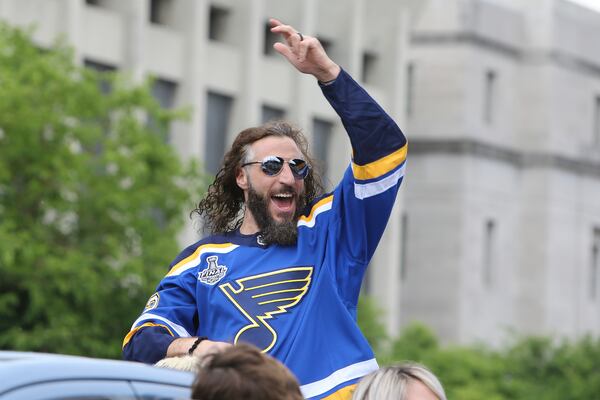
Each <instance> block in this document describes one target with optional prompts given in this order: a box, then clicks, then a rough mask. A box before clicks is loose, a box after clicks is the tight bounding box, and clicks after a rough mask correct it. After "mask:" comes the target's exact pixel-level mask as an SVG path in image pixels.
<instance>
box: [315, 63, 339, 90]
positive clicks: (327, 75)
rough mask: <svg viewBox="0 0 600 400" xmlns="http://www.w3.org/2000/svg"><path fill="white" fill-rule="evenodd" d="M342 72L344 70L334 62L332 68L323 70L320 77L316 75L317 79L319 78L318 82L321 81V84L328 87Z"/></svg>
mask: <svg viewBox="0 0 600 400" xmlns="http://www.w3.org/2000/svg"><path fill="white" fill-rule="evenodd" d="M341 70H342V69H341V68H340V66H339V65H337V64H336V63H334V62H332V63H331V66H329V67H327V68H325V69H324V70H323V72H320V73H319V74H318V75H316V74H315V77H316V78H317V80H318V81H319V83H320V84H322V85H327V84H330V83H331V82H333V81H335V80H336V79H337V77H338V75H339V74H340V72H341Z"/></svg>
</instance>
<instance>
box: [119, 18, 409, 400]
mask: <svg viewBox="0 0 600 400" xmlns="http://www.w3.org/2000/svg"><path fill="white" fill-rule="evenodd" d="M271 25H272V28H271V31H272V32H274V33H276V34H280V35H282V36H283V38H284V39H285V43H276V44H275V45H274V47H275V50H277V51H278V52H279V53H280V54H282V55H283V56H284V57H285V58H286V59H287V60H288V61H289V62H290V63H291V64H292V65H293V66H294V67H295V68H296V69H297V70H298V71H300V72H302V73H307V74H311V75H313V76H314V77H315V78H316V79H317V81H318V83H319V85H320V87H321V90H322V92H323V94H324V95H325V97H326V99H327V100H328V101H329V103H330V104H331V105H332V107H333V108H334V109H335V111H336V112H337V114H338V115H339V116H340V118H341V120H342V123H343V125H344V127H345V128H346V131H347V133H348V136H349V138H350V142H351V144H352V149H353V154H352V162H351V164H350V166H349V168H348V169H347V170H346V172H345V174H344V177H343V179H342V180H341V182H340V183H339V184H338V185H337V187H336V188H335V189H334V191H333V192H331V193H328V194H322V186H321V184H320V179H319V177H318V176H317V174H316V173H315V172H314V170H313V169H312V165H313V164H314V163H313V161H312V160H311V158H310V156H309V153H308V146H307V142H306V140H305V139H304V137H303V136H302V134H301V132H299V131H298V130H297V129H294V128H293V127H292V126H290V125H289V124H287V123H274V124H268V125H264V126H259V127H256V128H250V129H246V130H244V131H242V132H241V133H240V134H239V135H238V136H237V138H236V139H235V141H234V143H233V144H232V147H231V149H230V150H229V151H228V152H227V154H226V155H225V158H224V161H223V166H222V168H221V170H220V171H219V172H218V174H217V176H216V179H215V181H214V182H213V184H212V185H211V186H210V187H209V190H208V193H207V196H206V197H205V198H204V199H203V200H202V201H201V202H200V204H199V205H198V208H197V210H196V211H197V212H198V213H199V214H201V215H203V216H204V218H205V221H206V226H207V227H208V228H209V229H210V230H211V231H212V235H211V236H209V237H207V238H205V239H203V240H201V241H199V242H197V243H195V244H193V245H192V246H189V247H188V248H186V249H185V250H184V251H183V252H182V253H181V254H180V255H179V256H178V257H177V258H176V259H175V261H174V262H173V263H172V264H171V266H170V270H169V272H168V273H167V275H166V276H165V278H164V279H163V280H162V281H161V282H160V284H159V285H158V288H157V291H156V293H154V294H153V295H152V296H151V297H150V300H149V301H148V303H147V305H146V308H145V310H144V312H143V313H142V314H141V316H140V317H139V318H138V319H137V320H136V321H135V322H134V323H133V326H132V328H131V331H130V332H129V333H128V334H127V336H126V337H125V340H124V343H123V354H124V357H125V358H126V359H129V360H136V361H142V362H148V363H154V362H156V361H158V360H160V359H162V358H164V357H171V356H177V355H184V354H194V355H203V354H206V353H210V352H214V351H219V350H221V349H224V348H226V347H228V346H231V345H232V344H237V343H242V342H247V343H251V344H253V345H255V346H257V347H258V348H259V349H261V350H262V351H263V352H267V353H269V354H270V355H271V356H273V357H275V358H277V359H279V360H280V361H281V362H282V363H283V364H284V365H286V366H287V367H288V368H289V369H290V370H291V371H292V372H293V373H294V374H295V375H296V377H297V378H298V380H299V382H300V385H301V390H302V394H303V395H304V397H305V398H326V397H329V396H333V397H335V398H338V399H345V398H350V396H351V391H352V388H353V386H354V385H355V383H356V382H357V380H358V379H360V378H361V377H362V376H364V375H366V374H368V373H369V372H372V371H373V370H376V369H377V368H378V365H377V362H376V360H375V358H374V355H373V352H372V350H371V348H370V346H369V344H368V342H367V340H366V339H365V338H364V336H363V335H362V333H361V332H360V330H359V328H358V326H357V324H356V307H357V302H358V295H359V291H360V285H361V282H362V278H363V275H364V273H365V270H366V268H367V265H368V264H369V261H370V259H371V257H372V256H373V253H374V251H375V248H376V247H377V244H378V242H379V240H380V238H381V236H382V234H383V231H384V229H385V226H386V224H387V221H388V219H389V216H390V213H391V210H392V206H393V204H394V201H395V198H396V193H397V191H398V188H399V186H400V183H401V182H402V178H403V175H404V163H405V159H406V138H405V137H404V135H403V134H402V132H401V131H400V129H399V128H398V126H397V125H396V124H395V123H394V121H393V120H392V119H391V118H390V117H389V116H388V115H387V114H386V113H385V112H384V111H383V110H382V109H381V107H380V106H379V105H378V104H377V103H376V102H375V101H374V100H373V99H372V98H371V97H370V96H369V95H368V94H367V93H366V92H365V91H364V89H362V88H361V87H360V86H359V85H358V84H357V83H356V82H355V81H354V80H353V79H352V78H351V77H350V76H349V75H348V74H347V73H346V72H345V71H343V70H342V69H341V68H340V67H339V66H338V65H337V64H335V63H334V62H333V61H332V60H331V59H330V58H329V57H328V56H327V54H326V53H325V51H324V50H323V47H322V46H321V44H320V43H319V41H318V40H317V39H316V38H314V37H309V36H303V35H302V34H300V33H298V32H296V31H295V30H294V29H293V28H292V27H291V26H289V25H284V24H282V23H281V22H279V21H277V20H271ZM333 397H331V398H333Z"/></svg>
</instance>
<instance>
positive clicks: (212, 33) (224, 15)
mask: <svg viewBox="0 0 600 400" xmlns="http://www.w3.org/2000/svg"><path fill="white" fill-rule="evenodd" d="M228 21H229V10H228V9H226V8H222V7H215V6H211V7H210V13H209V17H208V38H209V39H210V40H214V41H217V42H225V39H226V35H227V23H228Z"/></svg>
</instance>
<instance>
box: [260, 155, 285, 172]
mask: <svg viewBox="0 0 600 400" xmlns="http://www.w3.org/2000/svg"><path fill="white" fill-rule="evenodd" d="M282 167H283V160H282V159H280V158H279V157H273V158H268V159H266V160H264V161H263V162H262V164H261V168H262V170H263V172H264V173H265V174H267V175H269V176H273V175H277V174H278V173H279V171H281V168H282Z"/></svg>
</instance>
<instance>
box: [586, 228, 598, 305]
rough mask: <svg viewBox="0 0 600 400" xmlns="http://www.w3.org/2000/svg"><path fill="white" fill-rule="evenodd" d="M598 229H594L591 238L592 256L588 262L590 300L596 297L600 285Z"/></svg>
mask: <svg viewBox="0 0 600 400" xmlns="http://www.w3.org/2000/svg"><path fill="white" fill-rule="evenodd" d="M599 281H600V228H594V233H593V237H592V254H591V260H590V279H589V282H590V299H591V300H596V299H597V297H598V286H599V285H600V282H599Z"/></svg>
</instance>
